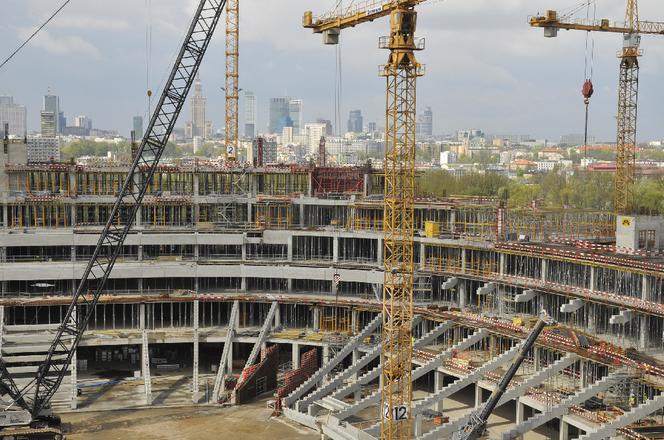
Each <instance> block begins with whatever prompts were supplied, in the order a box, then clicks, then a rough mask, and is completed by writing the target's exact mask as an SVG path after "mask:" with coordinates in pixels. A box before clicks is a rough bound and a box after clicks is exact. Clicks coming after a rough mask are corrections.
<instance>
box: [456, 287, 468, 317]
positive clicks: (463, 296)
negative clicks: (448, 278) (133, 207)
mask: <svg viewBox="0 0 664 440" xmlns="http://www.w3.org/2000/svg"><path fill="white" fill-rule="evenodd" d="M457 289H458V292H459V308H460V309H461V310H463V309H465V308H466V302H467V301H468V298H467V293H466V290H467V289H466V280H463V279H459V286H458V287H457Z"/></svg>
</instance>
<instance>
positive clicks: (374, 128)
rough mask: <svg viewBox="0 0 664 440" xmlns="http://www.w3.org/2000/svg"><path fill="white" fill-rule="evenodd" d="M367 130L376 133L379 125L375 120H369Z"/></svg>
mask: <svg viewBox="0 0 664 440" xmlns="http://www.w3.org/2000/svg"><path fill="white" fill-rule="evenodd" d="M367 131H368V132H369V133H375V132H377V131H378V126H377V125H376V123H375V122H367Z"/></svg>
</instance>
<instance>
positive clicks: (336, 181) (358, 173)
mask: <svg viewBox="0 0 664 440" xmlns="http://www.w3.org/2000/svg"><path fill="white" fill-rule="evenodd" d="M311 178H312V181H313V188H314V194H315V195H324V194H345V193H351V194H361V193H362V192H363V191H364V170H363V169H362V168H351V167H334V168H331V167H318V168H314V170H313V171H312V173H311Z"/></svg>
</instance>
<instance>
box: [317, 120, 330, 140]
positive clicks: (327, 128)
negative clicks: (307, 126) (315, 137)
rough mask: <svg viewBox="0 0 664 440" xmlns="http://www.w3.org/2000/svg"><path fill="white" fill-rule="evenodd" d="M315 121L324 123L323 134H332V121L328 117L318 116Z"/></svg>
mask: <svg viewBox="0 0 664 440" xmlns="http://www.w3.org/2000/svg"><path fill="white" fill-rule="evenodd" d="M316 123H318V124H325V136H332V121H330V120H329V119H323V118H318V119H316Z"/></svg>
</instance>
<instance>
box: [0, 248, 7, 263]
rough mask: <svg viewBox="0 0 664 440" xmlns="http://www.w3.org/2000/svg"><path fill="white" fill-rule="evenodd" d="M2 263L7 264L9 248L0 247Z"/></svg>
mask: <svg viewBox="0 0 664 440" xmlns="http://www.w3.org/2000/svg"><path fill="white" fill-rule="evenodd" d="M0 262H2V263H6V262H7V248H6V247H4V246H2V247H0Z"/></svg>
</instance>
